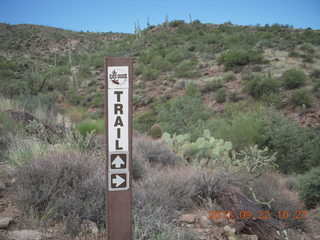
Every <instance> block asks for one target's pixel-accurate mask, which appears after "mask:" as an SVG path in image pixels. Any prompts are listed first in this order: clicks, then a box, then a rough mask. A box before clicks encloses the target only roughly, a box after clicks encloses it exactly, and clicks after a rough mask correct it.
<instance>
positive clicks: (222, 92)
mask: <svg viewBox="0 0 320 240" xmlns="http://www.w3.org/2000/svg"><path fill="white" fill-rule="evenodd" d="M215 98H216V101H217V102H218V103H222V102H224V101H225V100H226V98H227V91H226V89H225V88H220V89H219V90H218V91H217V92H216V95H215Z"/></svg>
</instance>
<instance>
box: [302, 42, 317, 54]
mask: <svg viewBox="0 0 320 240" xmlns="http://www.w3.org/2000/svg"><path fill="white" fill-rule="evenodd" d="M299 49H300V50H302V51H304V52H306V53H308V54H314V53H315V50H314V47H313V46H312V45H311V44H310V43H304V44H302V45H301V46H300V48H299Z"/></svg>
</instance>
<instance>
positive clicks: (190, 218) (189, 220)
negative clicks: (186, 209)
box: [179, 214, 197, 223]
mask: <svg viewBox="0 0 320 240" xmlns="http://www.w3.org/2000/svg"><path fill="white" fill-rule="evenodd" d="M196 218H197V215H194V214H185V215H182V216H181V217H180V218H179V222H185V223H194V222H195V221H196Z"/></svg>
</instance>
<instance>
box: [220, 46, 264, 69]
mask: <svg viewBox="0 0 320 240" xmlns="http://www.w3.org/2000/svg"><path fill="white" fill-rule="evenodd" d="M262 61H263V56H262V55H261V54H260V53H257V52H255V51H253V50H243V49H233V50H229V51H227V52H224V53H222V54H221V55H220V57H219V59H218V64H219V65H223V66H224V67H225V70H233V69H235V68H236V67H239V66H245V65H247V64H249V63H262Z"/></svg>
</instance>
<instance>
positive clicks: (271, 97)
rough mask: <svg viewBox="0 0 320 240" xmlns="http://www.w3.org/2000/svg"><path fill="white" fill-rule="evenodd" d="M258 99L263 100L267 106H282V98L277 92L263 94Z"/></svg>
mask: <svg viewBox="0 0 320 240" xmlns="http://www.w3.org/2000/svg"><path fill="white" fill-rule="evenodd" d="M260 100H261V101H263V102H265V103H266V104H267V106H269V107H275V108H276V109H280V108H281V106H282V98H281V95H280V94H279V93H278V92H272V93H269V94H263V95H262V97H261V98H260Z"/></svg>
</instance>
